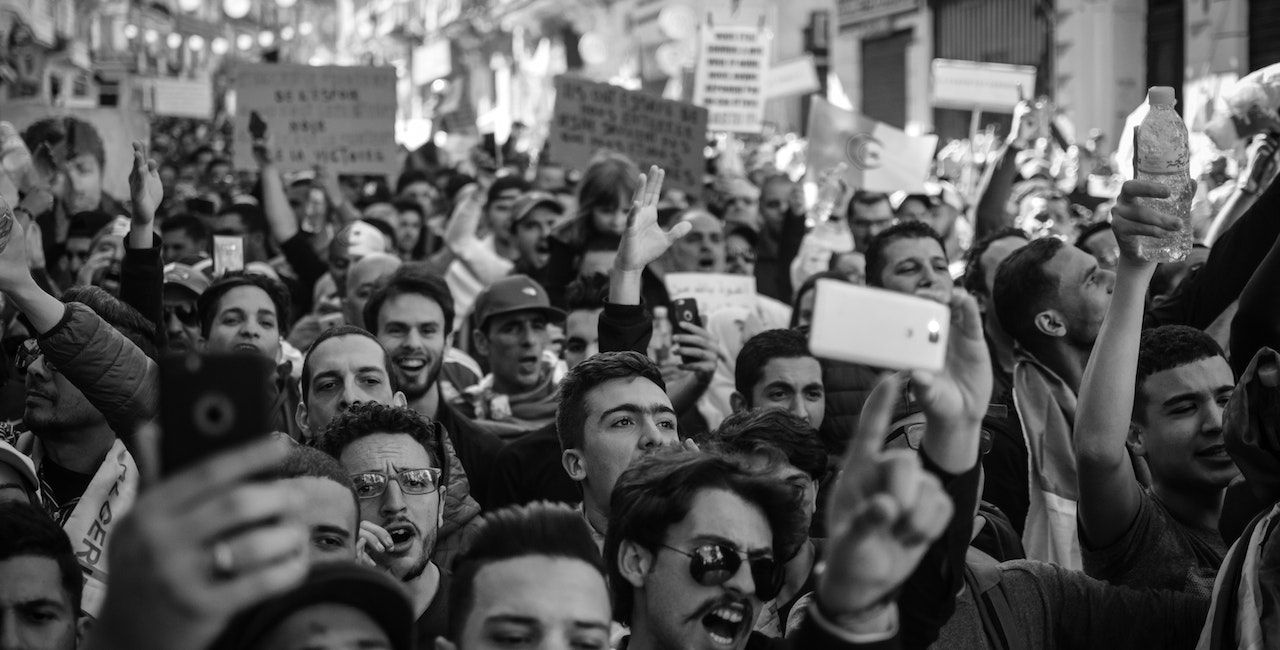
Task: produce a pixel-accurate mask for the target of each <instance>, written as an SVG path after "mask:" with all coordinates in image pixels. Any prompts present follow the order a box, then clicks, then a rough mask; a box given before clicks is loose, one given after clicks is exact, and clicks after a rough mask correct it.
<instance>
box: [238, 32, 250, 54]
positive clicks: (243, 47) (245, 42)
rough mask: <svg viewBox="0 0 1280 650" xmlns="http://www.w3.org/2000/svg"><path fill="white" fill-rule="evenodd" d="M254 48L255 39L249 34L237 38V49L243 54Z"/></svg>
mask: <svg viewBox="0 0 1280 650" xmlns="http://www.w3.org/2000/svg"><path fill="white" fill-rule="evenodd" d="M251 47H253V37H252V36H250V35H248V34H241V35H239V36H237V37H236V48H238V49H239V50H240V51H242V52H248V51H249V48H251Z"/></svg>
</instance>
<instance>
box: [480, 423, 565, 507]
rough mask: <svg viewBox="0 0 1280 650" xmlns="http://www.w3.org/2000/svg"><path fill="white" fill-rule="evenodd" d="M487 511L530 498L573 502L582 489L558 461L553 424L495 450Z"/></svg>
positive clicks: (529, 499)
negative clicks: (496, 451) (496, 453)
mask: <svg viewBox="0 0 1280 650" xmlns="http://www.w3.org/2000/svg"><path fill="white" fill-rule="evenodd" d="M486 496H487V498H488V499H489V502H490V503H489V505H487V506H486V509H487V510H496V509H498V508H505V507H507V506H516V505H524V504H526V503H530V502H533V501H559V502H563V503H576V502H578V501H581V500H582V490H581V489H580V488H579V487H578V484H577V483H576V482H575V481H574V480H573V479H571V478H569V475H568V474H567V473H565V471H564V466H563V465H562V464H561V463H560V440H559V439H558V438H557V437H556V430H555V425H553V424H552V425H547V426H546V427H543V428H542V429H539V430H537V431H534V432H532V433H529V434H526V435H524V436H522V437H520V438H517V439H516V440H513V441H511V442H509V443H507V444H506V446H504V447H503V448H502V449H500V450H498V455H497V456H496V457H495V458H494V460H493V470H492V471H491V472H490V483H489V491H488V494H487V495H486Z"/></svg>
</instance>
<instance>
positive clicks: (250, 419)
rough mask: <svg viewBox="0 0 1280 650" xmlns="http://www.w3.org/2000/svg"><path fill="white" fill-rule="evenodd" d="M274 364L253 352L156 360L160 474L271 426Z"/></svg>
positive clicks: (256, 435) (261, 433)
mask: <svg viewBox="0 0 1280 650" xmlns="http://www.w3.org/2000/svg"><path fill="white" fill-rule="evenodd" d="M274 371H275V364H274V363H272V362H271V360H270V359H267V358H266V357H263V356H261V355H257V354H244V353H240V354H211V355H195V354H192V355H172V356H169V357H166V358H164V359H162V360H161V363H160V397H161V400H160V404H161V406H160V426H161V444H160V466H161V472H162V473H163V474H164V475H170V474H173V473H174V472H175V471H178V470H181V469H182V468H184V467H186V466H188V465H191V464H193V463H195V462H197V461H200V460H203V459H204V458H207V457H209V456H213V455H215V454H217V453H218V452H221V451H224V450H227V449H230V448H232V447H236V446H239V445H241V444H244V443H246V442H249V441H252V440H254V439H256V438H260V437H264V436H266V435H267V434H268V433H269V432H270V431H271V427H270V421H271V420H270V414H269V413H268V411H269V409H270V407H271V404H270V402H269V401H268V396H269V395H271V394H272V393H273V390H272V375H273V373H274Z"/></svg>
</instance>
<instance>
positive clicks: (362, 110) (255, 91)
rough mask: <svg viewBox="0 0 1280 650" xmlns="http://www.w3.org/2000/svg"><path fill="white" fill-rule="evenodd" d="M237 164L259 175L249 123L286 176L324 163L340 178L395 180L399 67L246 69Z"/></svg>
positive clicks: (239, 79) (239, 99)
mask: <svg viewBox="0 0 1280 650" xmlns="http://www.w3.org/2000/svg"><path fill="white" fill-rule="evenodd" d="M235 89H236V110H235V165H236V167H237V168H239V169H256V168H257V163H255V162H254V160H253V145H252V142H253V135H252V133H251V132H250V118H251V116H252V115H253V114H254V113H257V115H258V117H259V118H261V120H262V121H263V122H265V123H266V136H267V139H268V141H269V142H270V143H271V146H272V149H273V155H274V156H275V160H276V162H277V164H278V165H279V166H280V168H281V170H282V171H286V172H290V171H299V170H306V169H311V168H313V167H314V166H316V165H318V164H323V165H325V166H327V167H328V168H329V169H331V170H333V171H334V172H336V173H339V174H381V175H388V176H389V175H392V174H394V173H395V172H396V171H397V170H398V169H399V167H400V161H399V160H398V156H397V148H396V140H395V134H396V125H395V118H396V73H395V70H394V69H393V68H389V67H384V68H364V67H343V66H328V67H313V66H305V65H281V64H272V63H267V64H247V65H243V66H240V67H239V68H237V69H236V73H235Z"/></svg>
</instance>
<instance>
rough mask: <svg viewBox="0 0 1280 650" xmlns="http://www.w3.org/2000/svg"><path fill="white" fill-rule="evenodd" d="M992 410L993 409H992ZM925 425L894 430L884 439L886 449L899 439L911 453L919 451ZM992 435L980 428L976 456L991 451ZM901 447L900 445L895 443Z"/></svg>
mask: <svg viewBox="0 0 1280 650" xmlns="http://www.w3.org/2000/svg"><path fill="white" fill-rule="evenodd" d="M992 408H994V407H992ZM924 430H925V424H924V423H923V422H913V423H910V424H904V425H902V426H900V427H898V428H897V429H894V430H893V431H892V432H890V433H889V435H888V436H887V437H886V438H885V439H884V445H885V447H886V448H888V447H890V446H891V445H893V444H894V443H895V441H897V440H898V439H899V438H901V439H902V441H903V442H905V443H906V445H907V447H908V448H909V449H911V450H912V451H920V443H921V442H923V441H924ZM994 441H995V440H994V434H992V433H991V431H990V430H989V429H987V428H986V427H982V431H981V433H980V436H979V438H978V455H979V456H986V455H987V453H988V452H990V451H991V445H992V444H993V443H994ZM897 444H899V445H901V444H902V443H901V442H899V443H897Z"/></svg>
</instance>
